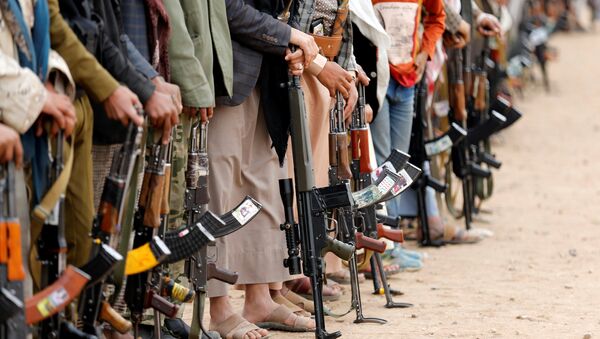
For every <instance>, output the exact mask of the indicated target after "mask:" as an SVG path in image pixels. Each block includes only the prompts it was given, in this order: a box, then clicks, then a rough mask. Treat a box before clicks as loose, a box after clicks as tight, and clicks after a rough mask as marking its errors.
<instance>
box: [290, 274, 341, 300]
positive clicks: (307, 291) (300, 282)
mask: <svg viewBox="0 0 600 339" xmlns="http://www.w3.org/2000/svg"><path fill="white" fill-rule="evenodd" d="M288 288H289V289H290V290H291V291H293V292H295V293H296V294H298V295H299V296H301V297H304V298H306V299H309V300H312V286H311V284H310V279H309V278H308V277H302V278H298V279H295V280H291V281H288ZM322 294H323V301H336V300H339V299H340V297H341V296H342V291H341V286H339V284H338V285H337V286H336V285H325V284H323V290H322Z"/></svg>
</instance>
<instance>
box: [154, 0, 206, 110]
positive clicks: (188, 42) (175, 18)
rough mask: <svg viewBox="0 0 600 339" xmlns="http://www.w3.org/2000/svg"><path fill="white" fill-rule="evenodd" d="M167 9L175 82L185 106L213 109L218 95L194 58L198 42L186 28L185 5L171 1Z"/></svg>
mask: <svg viewBox="0 0 600 339" xmlns="http://www.w3.org/2000/svg"><path fill="white" fill-rule="evenodd" d="M164 5H165V9H166V10H167V13H168V14H169V18H170V19H171V20H170V21H171V39H169V63H170V67H171V81H172V82H173V83H174V84H177V85H178V86H179V89H180V90H181V98H182V101H183V105H184V106H188V107H213V106H214V105H215V93H214V91H213V90H212V87H211V83H210V82H209V80H208V77H207V75H206V73H205V70H204V68H203V67H202V64H201V63H200V60H198V58H196V56H195V55H194V42H193V41H192V38H191V36H190V35H189V33H188V30H187V27H186V25H185V20H184V14H183V8H182V7H181V3H180V1H178V0H169V1H165V2H164ZM207 34H208V32H207ZM211 72H212V70H211Z"/></svg>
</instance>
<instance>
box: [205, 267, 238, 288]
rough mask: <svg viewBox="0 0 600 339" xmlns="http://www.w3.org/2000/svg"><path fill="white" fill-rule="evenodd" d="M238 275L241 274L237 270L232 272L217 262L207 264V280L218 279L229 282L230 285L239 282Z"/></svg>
mask: <svg viewBox="0 0 600 339" xmlns="http://www.w3.org/2000/svg"><path fill="white" fill-rule="evenodd" d="M238 277H239V275H238V273H237V272H232V271H229V270H225V269H222V268H218V267H217V265H215V263H212V262H211V263H208V264H207V265H206V279H207V280H210V279H217V280H219V281H222V282H224V283H228V284H229V285H233V284H235V283H236V282H237V280H238Z"/></svg>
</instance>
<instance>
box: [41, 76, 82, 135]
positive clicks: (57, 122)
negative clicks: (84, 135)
mask: <svg viewBox="0 0 600 339" xmlns="http://www.w3.org/2000/svg"><path fill="white" fill-rule="evenodd" d="M45 86H46V102H44V107H42V113H44V114H46V115H48V116H50V118H51V119H52V128H51V130H50V134H51V135H55V134H56V133H57V132H58V130H59V129H62V130H64V133H65V136H69V135H71V133H73V129H74V128H75V122H76V121H77V117H76V116H75V107H73V103H72V102H71V99H70V98H69V97H68V96H66V95H64V94H59V93H56V91H55V90H54V87H53V86H52V85H51V84H50V83H46V85H45ZM42 132H43V121H42V120H38V122H37V129H36V135H37V136H40V135H42Z"/></svg>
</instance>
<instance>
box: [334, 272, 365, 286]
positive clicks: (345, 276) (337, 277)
mask: <svg viewBox="0 0 600 339" xmlns="http://www.w3.org/2000/svg"><path fill="white" fill-rule="evenodd" d="M325 276H326V277H327V280H331V281H335V282H336V283H338V284H342V285H350V284H351V281H352V279H351V277H350V271H349V270H339V271H337V272H333V273H327V274H325ZM365 280H366V279H365V275H364V274H362V273H359V274H358V282H359V283H362V282H365Z"/></svg>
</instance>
